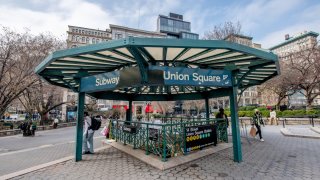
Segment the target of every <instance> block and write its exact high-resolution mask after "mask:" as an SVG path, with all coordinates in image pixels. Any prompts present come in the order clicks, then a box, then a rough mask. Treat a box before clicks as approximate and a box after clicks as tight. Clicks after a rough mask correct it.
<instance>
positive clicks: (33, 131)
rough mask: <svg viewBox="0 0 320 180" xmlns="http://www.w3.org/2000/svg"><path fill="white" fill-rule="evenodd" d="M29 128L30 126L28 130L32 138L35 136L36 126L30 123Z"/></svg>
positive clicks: (34, 123)
mask: <svg viewBox="0 0 320 180" xmlns="http://www.w3.org/2000/svg"><path fill="white" fill-rule="evenodd" d="M30 123H31V126H30V130H31V135H32V136H34V135H35V134H36V129H37V124H36V122H33V123H32V122H30Z"/></svg>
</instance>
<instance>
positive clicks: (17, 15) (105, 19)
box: [0, 0, 116, 36]
mask: <svg viewBox="0 0 320 180" xmlns="http://www.w3.org/2000/svg"><path fill="white" fill-rule="evenodd" d="M41 2H42V1H38V0H33V1H31V4H29V6H32V4H33V3H36V5H38V6H41ZM46 3H47V4H45V7H46V8H44V9H41V10H34V9H31V8H28V7H21V6H18V4H4V3H2V4H1V5H0V23H1V25H2V26H7V27H10V28H14V29H16V30H18V31H20V30H22V29H24V28H28V29H30V31H31V33H34V34H35V33H41V32H47V31H49V32H51V33H52V34H54V35H56V36H66V30H67V26H68V25H76V26H85V27H90V28H100V29H106V28H107V25H108V24H109V23H115V22H116V21H115V20H114V19H113V18H112V16H111V15H110V14H109V13H108V12H106V11H104V10H103V9H102V8H101V7H100V6H98V5H96V4H93V3H89V2H86V1H82V0H68V1H64V0H51V1H46Z"/></svg>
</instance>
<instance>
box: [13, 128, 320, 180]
mask: <svg viewBox="0 0 320 180" xmlns="http://www.w3.org/2000/svg"><path fill="white" fill-rule="evenodd" d="M280 128H281V127H280V126H278V127H275V126H272V127H271V126H267V127H264V128H263V129H262V132H263V136H264V139H265V142H260V141H257V140H254V139H251V140H250V141H251V143H248V141H246V140H244V139H243V140H242V141H243V143H242V145H243V149H242V151H243V160H244V161H243V162H242V163H240V164H238V163H234V162H233V160H232V149H231V148H230V149H227V150H225V151H220V152H218V153H216V154H213V155H210V156H207V157H204V158H201V159H198V160H196V161H194V162H191V163H188V164H185V165H181V166H178V167H175V168H172V169H169V170H166V171H160V170H158V169H155V168H153V167H151V166H149V165H147V164H145V163H143V162H141V161H139V160H138V159H135V158H133V157H131V156H129V155H127V154H124V153H122V152H120V151H118V150H116V149H114V148H108V149H106V150H103V151H101V152H99V153H97V154H95V155H88V156H84V160H83V161H81V162H78V163H75V162H74V161H66V162H64V163H60V164H56V165H53V166H50V167H47V168H44V169H40V170H38V171H34V172H31V173H28V174H25V175H23V176H20V177H16V178H14V179H112V180H115V179H131V180H135V179H273V180H274V179H282V180H284V179H290V180H291V179H320V171H319V169H320V153H319V149H320V140H318V139H304V138H295V137H285V136H282V135H281V134H280V132H279V131H280Z"/></svg>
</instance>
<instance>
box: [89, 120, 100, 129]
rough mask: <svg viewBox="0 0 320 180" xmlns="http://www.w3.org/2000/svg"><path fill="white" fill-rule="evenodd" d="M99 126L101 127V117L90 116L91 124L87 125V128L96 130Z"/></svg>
mask: <svg viewBox="0 0 320 180" xmlns="http://www.w3.org/2000/svg"><path fill="white" fill-rule="evenodd" d="M100 127H101V118H98V117H91V126H90V127H89V129H92V130H94V131H96V130H98V129H100Z"/></svg>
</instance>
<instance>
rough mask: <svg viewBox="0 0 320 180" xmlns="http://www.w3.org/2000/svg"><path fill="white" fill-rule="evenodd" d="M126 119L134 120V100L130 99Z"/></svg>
mask: <svg viewBox="0 0 320 180" xmlns="http://www.w3.org/2000/svg"><path fill="white" fill-rule="evenodd" d="M126 121H132V100H129V108H128V111H127V114H126Z"/></svg>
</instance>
